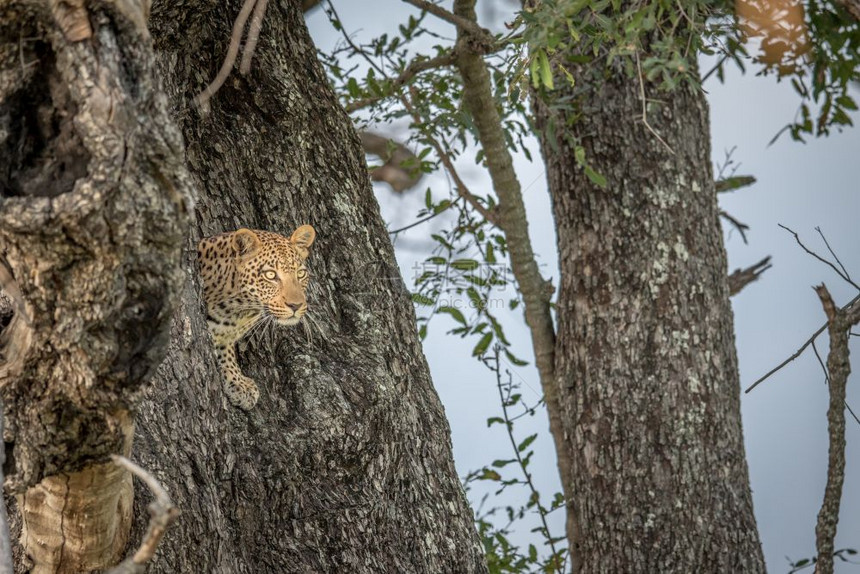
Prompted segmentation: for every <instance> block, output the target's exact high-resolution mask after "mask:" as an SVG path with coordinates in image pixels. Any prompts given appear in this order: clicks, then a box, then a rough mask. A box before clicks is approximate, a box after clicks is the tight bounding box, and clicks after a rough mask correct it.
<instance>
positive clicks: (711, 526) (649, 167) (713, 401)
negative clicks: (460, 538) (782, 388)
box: [536, 67, 764, 573]
mask: <svg viewBox="0 0 860 574" xmlns="http://www.w3.org/2000/svg"><path fill="white" fill-rule="evenodd" d="M571 71H572V72H573V73H574V76H575V78H576V92H575V93H574V92H573V90H572V89H570V88H565V89H564V90H560V91H557V92H553V93H552V94H551V97H553V98H556V97H558V98H559V101H563V100H562V99H563V98H565V97H572V98H573V100H572V101H573V102H574V103H573V106H572V108H571V107H570V106H567V108H566V109H567V110H570V111H569V112H565V111H563V110H564V109H565V108H563V107H555V108H553V107H551V106H547V105H545V103H538V104H537V105H536V112H537V117H538V121H539V124H540V126H541V129H540V133H541V134H542V136H543V141H542V148H543V154H544V159H545V161H546V164H547V173H548V177H549V188H550V192H551V195H552V200H553V206H554V213H555V220H556V224H557V228H558V242H559V256H560V265H561V276H562V281H561V290H560V293H559V299H558V323H559V325H558V339H557V345H556V353H555V357H556V379H557V381H558V393H559V402H560V403H561V406H562V410H563V413H562V415H563V416H562V420H563V421H564V422H563V425H564V430H565V433H564V434H565V437H566V440H567V442H568V449H569V452H570V456H571V457H572V459H573V468H572V469H571V476H572V477H573V484H572V488H571V489H570V491H572V492H573V493H574V501H573V502H574V504H573V507H574V513H575V515H574V520H575V522H576V524H577V528H576V529H575V530H574V532H575V533H577V534H575V535H574V536H572V539H571V541H570V542H571V546H572V548H573V551H574V553H575V554H576V555H577V563H578V564H579V566H580V571H581V572H720V573H722V572H762V571H764V564H763V558H762V554H761V549H760V543H759V538H758V533H757V530H756V524H755V519H754V516H753V511H752V501H751V495H750V488H749V479H748V472H747V465H746V461H745V458H744V447H743V441H742V432H741V418H740V402H739V380H738V371H737V359H736V356H735V347H734V336H733V326H732V310H731V307H730V305H729V298H728V297H729V293H728V289H727V284H726V255H725V251H724V249H723V244H722V235H721V231H720V227H719V222H718V215H717V214H718V211H717V201H716V195H715V191H714V184H713V177H712V173H711V160H710V146H709V142H710V138H709V133H710V130H709V125H708V113H707V104H706V101H705V97H704V94H702V92H701V91H697V90H694V89H692V88H690V87H689V86H687V85H686V84H685V85H683V86H682V87H680V88H678V89H677V90H675V91H673V92H671V93H666V92H662V93H659V95H656V94H655V93H654V92H653V91H652V90H653V89H654V88H653V87H652V86H649V85H647V84H646V86H645V87H646V89H647V90H648V95H649V96H652V97H654V98H659V100H660V101H661V102H663V104H662V105H660V106H659V107H658V108H657V109H656V110H654V111H653V112H652V113H650V114H649V123H650V124H651V125H652V126H653V128H654V129H655V130H656V131H657V132H658V133H659V134H660V136H661V137H662V138H663V139H664V140H665V141H666V142H667V143H668V145H669V146H671V148H672V152H670V151H669V150H668V149H667V148H666V146H664V145H663V144H662V143H661V142H660V141H659V140H658V139H657V137H656V136H655V135H654V134H653V133H652V132H650V131H649V130H648V128H647V127H646V126H645V125H644V124H643V122H642V121H641V120H638V119H636V118H637V116H638V115H641V106H642V103H641V100H640V92H639V90H640V86H639V82H638V81H637V79H636V78H635V77H634V78H628V77H627V76H626V75H625V74H624V73H623V72H620V71H618V70H617V69H616V70H615V71H613V72H609V73H606V75H604V73H603V71H602V70H598V69H591V68H588V67H578V68H576V69H572V70H571ZM550 124H552V126H550ZM565 126H572V127H569V128H567V127H565ZM549 134H558V137H557V139H556V140H555V141H549V137H551V136H550V135H549ZM575 140H576V141H578V142H579V143H580V144H581V145H582V146H583V148H584V150H585V159H586V161H587V162H588V163H589V164H590V165H591V166H592V167H593V168H594V169H595V170H596V171H597V172H599V173H600V174H602V175H604V176H605V177H606V179H607V181H608V184H607V186H606V188H601V187H599V186H597V185H595V184H594V183H593V182H592V181H591V180H590V179H589V178H588V177H586V175H585V174H584V172H583V169H582V168H581V167H580V166H579V165H577V161H576V158H575V151H574V149H575V143H574V141H575ZM673 152H674V153H673Z"/></svg>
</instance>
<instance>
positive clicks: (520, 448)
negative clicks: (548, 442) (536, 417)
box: [517, 433, 538, 452]
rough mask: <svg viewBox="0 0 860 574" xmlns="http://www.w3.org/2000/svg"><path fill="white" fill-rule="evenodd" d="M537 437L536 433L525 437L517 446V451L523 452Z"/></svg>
mask: <svg viewBox="0 0 860 574" xmlns="http://www.w3.org/2000/svg"><path fill="white" fill-rule="evenodd" d="M537 436H538V435H537V433H535V434H533V435H530V436H527V437H526V438H525V439H523V442H521V443H520V444H519V446H517V450H518V451H520V452H523V451H524V450H526V449H527V448H528V447H529V445H530V444H531V443H533V442H534V441H535V439H536V438H537Z"/></svg>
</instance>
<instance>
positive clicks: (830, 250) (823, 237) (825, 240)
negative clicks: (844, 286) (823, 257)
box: [815, 227, 851, 281]
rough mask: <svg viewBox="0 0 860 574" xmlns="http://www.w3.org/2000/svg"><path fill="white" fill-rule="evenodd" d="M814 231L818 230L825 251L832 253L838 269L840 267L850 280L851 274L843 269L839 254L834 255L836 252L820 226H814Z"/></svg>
mask: <svg viewBox="0 0 860 574" xmlns="http://www.w3.org/2000/svg"><path fill="white" fill-rule="evenodd" d="M815 231H817V232H818V235H820V236H821V240H822V241H824V245H826V246H827V251H829V252H830V255H832V256H833V259H835V260H836V263H838V264H839V268H840V269H842V272H843V273H844V274H845V277H847V278H848V279H849V281H850V280H851V276H850V275H849V274H848V270H847V269H845V266H844V265H842V261H840V260H839V256H838V255H836V252H835V251H833V249H832V248H831V247H830V242H829V241H827V238H826V237H825V236H824V233H823V232H822V231H821V228H820V227H816V228H815Z"/></svg>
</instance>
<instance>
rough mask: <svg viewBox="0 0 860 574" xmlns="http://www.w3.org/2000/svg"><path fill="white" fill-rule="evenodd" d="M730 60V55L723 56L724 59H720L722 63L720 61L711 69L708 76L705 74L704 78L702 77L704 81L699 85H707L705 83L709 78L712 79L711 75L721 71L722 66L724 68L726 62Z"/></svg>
mask: <svg viewBox="0 0 860 574" xmlns="http://www.w3.org/2000/svg"><path fill="white" fill-rule="evenodd" d="M728 58H729V54H728V53H725V54H723V57H722V58H720V61H719V62H717V63H716V65H714V67H713V68H711V69H710V70H708V73H707V74H705V75H704V76H702V81H701V82H699V83H700V84H704V83H705V81H706V80H707V79H708V78H710V77H711V74H713V73H714V72H716V71H717V70H719V69H720V66H722V65H723V64H724V63H725V62H726V60H727V59H728Z"/></svg>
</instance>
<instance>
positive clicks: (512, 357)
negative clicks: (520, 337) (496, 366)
mask: <svg viewBox="0 0 860 574" xmlns="http://www.w3.org/2000/svg"><path fill="white" fill-rule="evenodd" d="M505 356H506V357H507V358H508V360H509V361H510V362H511V363H513V364H514V365H516V366H517V367H524V366H526V365H528V364H529V362H528V361H523V360H522V359H520V358H519V357H516V356H515V355H514V354H513V353H511V352H510V351H508V350H507V349H505Z"/></svg>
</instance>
